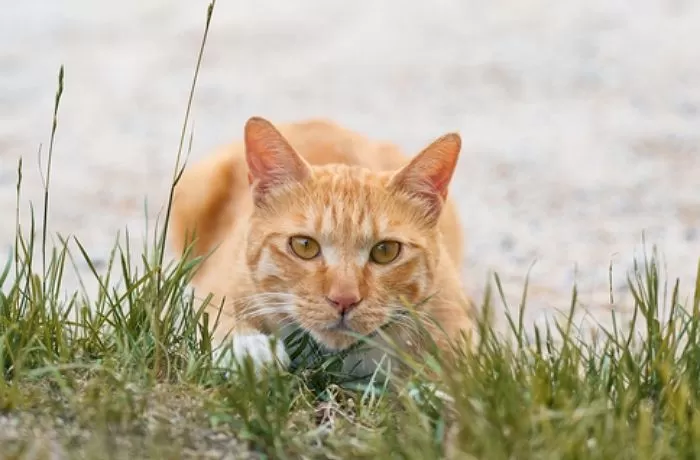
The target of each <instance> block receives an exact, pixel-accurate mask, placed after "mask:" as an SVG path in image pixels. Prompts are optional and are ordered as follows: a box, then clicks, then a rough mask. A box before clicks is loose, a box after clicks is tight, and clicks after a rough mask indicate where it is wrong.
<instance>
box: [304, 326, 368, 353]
mask: <svg viewBox="0 0 700 460" xmlns="http://www.w3.org/2000/svg"><path fill="white" fill-rule="evenodd" d="M309 332H311V335H312V336H313V337H314V339H316V341H317V342H318V343H319V344H321V345H323V346H324V347H325V348H327V349H328V350H330V351H342V350H345V349H347V348H349V347H351V346H352V345H354V344H355V343H357V341H358V338H357V336H355V335H350V334H351V333H350V334H349V333H348V332H349V329H348V330H347V332H346V330H324V331H309Z"/></svg>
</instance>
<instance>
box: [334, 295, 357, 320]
mask: <svg viewBox="0 0 700 460" xmlns="http://www.w3.org/2000/svg"><path fill="white" fill-rule="evenodd" d="M326 300H327V301H328V303H329V304H331V306H332V307H333V308H335V309H336V310H338V313H340V314H341V315H344V314H346V313H348V312H350V310H352V309H353V308H355V307H356V306H358V305H359V303H360V302H362V299H361V298H360V297H359V296H357V295H354V294H341V295H333V296H329V297H326Z"/></svg>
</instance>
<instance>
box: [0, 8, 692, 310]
mask: <svg viewBox="0 0 700 460" xmlns="http://www.w3.org/2000/svg"><path fill="white" fill-rule="evenodd" d="M207 4H208V3H207V2H206V1H203V0H198V1H194V0H189V1H173V0H168V1H165V0H149V1H136V0H124V1H121V2H104V1H95V0H91V1H88V0H82V1H79V0H63V1H51V0H43V1H39V0H25V1H23V2H12V1H9V0H0V11H2V14H0V249H2V251H7V253H8V254H9V252H10V250H11V244H12V240H13V235H14V214H15V198H16V195H15V188H16V181H17V174H16V171H17V161H18V159H19V158H20V157H22V158H23V161H24V179H23V181H24V183H23V192H22V193H23V195H22V202H23V203H25V204H26V203H27V202H28V201H29V200H33V202H34V203H35V206H36V207H40V205H39V203H40V199H41V180H40V177H39V166H38V155H37V151H38V149H39V146H40V144H43V147H42V151H43V153H44V155H45V154H46V152H47V144H48V140H49V135H50V128H51V117H52V110H53V104H54V94H55V91H56V82H57V74H58V69H59V67H60V65H61V64H63V65H64V66H65V89H64V93H63V100H62V102H61V107H60V111H59V123H58V132H57V137H56V146H55V150H54V163H53V177H52V184H51V189H52V192H51V204H50V230H51V232H60V233H61V234H62V235H75V236H76V237H77V238H79V239H80V241H81V242H82V243H83V244H84V246H85V247H86V249H87V250H88V252H89V253H90V255H91V256H92V257H93V258H94V259H95V261H96V262H97V263H98V264H99V263H100V262H102V263H104V261H106V259H107V257H108V252H109V250H110V248H111V247H112V245H113V243H114V241H115V238H116V235H117V232H118V231H123V230H124V229H125V228H126V227H128V228H129V231H130V232H131V234H132V245H133V246H134V247H140V244H141V243H140V241H141V240H140V238H142V237H143V234H144V229H145V222H146V219H145V218H144V216H145V215H146V214H147V215H148V217H149V221H150V223H151V226H152V225H153V223H154V221H155V218H156V216H157V215H158V213H159V212H160V211H161V206H162V204H163V202H164V198H165V197H166V194H167V191H168V187H169V183H170V180H171V177H172V171H173V166H174V162H175V155H176V152H177V146H178V141H179V135H180V129H181V125H182V120H183V116H184V112H185V107H186V103H187V97H188V92H189V87H190V83H191V80H192V76H193V71H194V66H195V62H196V57H197V52H198V48H199V45H200V41H201V37H202V33H203V30H204V24H205V17H206V8H207ZM698 25H700V3H699V2H695V1H692V0H687V1H684V0H665V1H662V0H638V1H636V2H630V1H626V0H559V1H554V0H550V1H544V0H492V1H490V2H483V1H472V0H434V1H431V2H425V1H423V2H419V1H407V0H384V1H370V0H355V1H354V2H327V1H322V0H304V1H301V0H297V1H294V2H289V1H283V0H276V1H272V0H257V1H255V2H252V1H249V2H242V1H241V2H236V1H221V2H219V3H218V4H217V5H216V8H215V10H214V15H213V19H212V23H211V30H210V34H209V40H208V43H207V45H206V49H205V53H204V59H203V63H202V69H201V73H200V76H199V82H198V86H197V90H196V95H195V101H194V106H193V111H192V118H191V120H192V122H193V129H194V142H193V147H192V155H191V161H194V160H196V159H199V158H201V157H203V156H204V155H206V154H207V153H208V152H209V151H210V150H211V149H212V148H214V147H216V146H218V145H220V144H224V143H228V142H230V141H232V140H234V139H236V138H239V137H240V136H241V134H242V127H243V123H244V122H245V120H246V119H247V118H248V117H250V116H251V115H261V116H264V117H267V118H269V119H270V120H272V121H273V122H283V121H291V120H297V119H301V118H305V117H319V116H320V117H330V118H332V119H334V120H336V121H338V122H340V123H342V124H345V125H347V126H348V127H350V128H353V129H356V130H359V131H361V132H363V133H366V134H368V135H370V136H373V137H378V138H382V139H386V140H392V141H395V142H396V143H398V144H399V145H401V146H402V147H404V148H405V149H406V151H407V152H408V153H410V154H413V153H416V152H417V151H418V150H419V149H420V148H421V147H423V146H424V145H425V144H427V143H428V142H430V141H431V140H432V139H433V138H434V137H437V136H439V135H441V134H443V133H445V132H447V131H452V130H458V131H459V132H460V133H461V134H462V136H463V139H464V144H463V145H464V147H463V153H462V157H461V159H460V163H459V170H458V173H457V174H456V177H455V180H454V183H453V186H452V188H451V193H452V195H453V196H454V197H455V198H456V200H457V201H458V203H459V206H460V211H461V219H462V221H463V223H464V225H465V227H466V232H467V238H468V241H467V244H468V251H469V252H468V255H467V257H468V259H467V269H466V271H465V279H466V280H467V282H468V284H469V285H470V287H471V288H472V289H473V291H474V292H475V295H476V296H477V298H478V297H479V296H481V295H482V293H483V289H484V285H485V283H486V281H487V279H488V277H489V273H490V272H491V271H497V272H498V274H499V275H500V277H501V279H502V281H503V283H504V288H505V290H506V295H507V297H508V300H509V302H511V303H512V305H517V302H518V301H519V298H520V294H521V290H522V289H523V284H524V281H525V277H526V275H527V273H528V270H529V269H530V267H532V270H531V274H530V295H529V301H528V310H527V319H526V320H527V322H533V321H534V322H540V321H544V318H546V317H547V316H548V315H551V314H553V313H554V312H556V311H557V309H564V310H565V309H567V308H568V307H569V303H570V298H571V290H572V287H573V284H574V282H575V281H576V282H577V283H578V288H579V299H580V302H581V306H582V307H583V310H582V312H584V311H587V312H588V314H589V316H588V319H589V321H592V322H595V321H600V322H604V323H605V322H607V321H608V320H609V312H610V311H611V310H612V309H616V310H618V311H622V312H624V311H625V309H627V308H628V307H629V306H630V305H629V297H628V296H626V295H625V285H626V276H627V274H628V272H629V270H630V269H631V267H632V263H633V260H634V257H635V255H636V256H639V255H641V253H642V236H643V234H644V235H645V238H646V242H647V245H648V246H649V248H650V247H651V245H653V244H656V245H658V248H659V250H660V253H661V255H662V256H663V258H664V261H665V262H666V264H667V267H668V275H669V276H671V277H680V278H681V283H682V284H681V287H682V292H683V293H685V294H689V293H690V292H691V291H690V288H691V282H692V281H693V278H694V275H695V271H696V269H697V264H698V256H699V255H700V191H699V190H700V187H699V185H700V153H699V152H698V148H699V146H700V46H698V43H700V27H698ZM146 203H147V211H144V209H145V204H146ZM23 209H25V212H24V216H25V218H26V216H27V213H26V208H23ZM533 264H534V265H533ZM611 264H612V290H613V294H614V301H613V302H612V304H611V302H610V292H609V281H610V272H609V267H610V266H611ZM79 270H80V271H81V273H82V274H83V275H84V276H86V277H87V280H88V285H89V275H88V274H87V273H88V272H87V265H86V264H80V263H79ZM66 287H67V288H72V287H73V286H70V284H69V285H67V286H66ZM497 304H498V305H500V302H497Z"/></svg>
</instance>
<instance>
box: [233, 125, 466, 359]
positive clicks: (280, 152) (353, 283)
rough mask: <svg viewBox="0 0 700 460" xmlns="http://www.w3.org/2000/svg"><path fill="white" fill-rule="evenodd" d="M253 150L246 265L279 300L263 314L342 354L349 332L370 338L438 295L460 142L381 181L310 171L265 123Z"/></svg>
mask: <svg viewBox="0 0 700 460" xmlns="http://www.w3.org/2000/svg"><path fill="white" fill-rule="evenodd" d="M245 145H246V159H247V163H248V167H249V179H250V183H251V192H252V196H253V202H254V211H253V216H252V219H251V226H250V232H249V235H248V248H247V263H248V265H249V268H250V270H251V273H252V277H253V280H254V282H255V283H256V285H257V288H258V291H259V292H261V293H270V295H267V294H265V295H263V296H262V297H261V298H263V299H269V305H265V302H262V303H261V304H260V307H261V308H263V309H264V311H267V312H270V313H273V312H274V313H279V314H281V315H282V316H283V317H286V318H288V319H289V320H290V321H292V322H293V323H294V324H296V325H298V326H301V327H302V328H304V329H305V330H306V331H308V332H310V333H311V335H313V336H314V337H315V338H316V339H317V340H318V341H319V342H320V343H322V344H324V345H325V346H327V347H328V348H330V349H343V348H346V347H348V346H350V345H351V344H352V343H354V342H355V341H356V337H353V336H352V335H349V334H347V332H348V331H353V332H354V333H355V334H360V335H369V334H371V333H373V332H375V331H376V330H377V329H378V328H380V327H382V326H384V325H386V324H388V323H390V322H392V321H398V320H400V319H401V318H402V313H405V305H406V302H409V303H418V302H420V301H422V300H424V299H425V298H426V297H428V296H430V295H432V294H433V293H434V292H433V291H432V289H433V284H434V283H433V280H434V277H435V274H436V273H435V270H436V265H437V263H438V257H439V252H440V251H439V246H438V245H439V241H438V238H439V232H438V229H437V223H438V219H439V217H440V215H441V211H442V208H443V205H444V202H445V199H446V196H447V187H448V185H449V183H450V180H451V178H452V174H453V172H454V168H455V165H456V163H457V158H458V156H459V151H460V145H461V140H460V137H459V135H458V134H447V135H445V136H443V137H440V138H439V139H437V140H436V141H434V142H433V143H432V144H430V145H429V146H428V147H426V148H425V149H424V150H423V151H422V152H421V153H419V154H418V155H417V156H416V157H415V158H413V160H412V161H410V162H407V164H406V166H404V167H403V168H401V169H399V170H397V171H387V172H381V173H378V172H372V171H370V170H368V169H364V168H360V167H353V166H347V165H339V164H333V165H325V166H311V165H309V164H308V163H307V162H306V161H305V160H304V159H303V158H302V157H301V156H299V155H298V154H297V152H295V150H294V149H293V148H292V147H291V146H290V144H289V143H288V142H287V141H286V140H285V139H284V137H283V136H282V135H281V134H280V133H279V131H277V130H276V129H275V128H274V127H273V125H272V124H270V123H269V122H268V121H266V120H264V119H261V118H251V119H250V120H249V121H248V123H247V124H246V127H245ZM275 316H276V315H275ZM403 319H404V320H405V316H403Z"/></svg>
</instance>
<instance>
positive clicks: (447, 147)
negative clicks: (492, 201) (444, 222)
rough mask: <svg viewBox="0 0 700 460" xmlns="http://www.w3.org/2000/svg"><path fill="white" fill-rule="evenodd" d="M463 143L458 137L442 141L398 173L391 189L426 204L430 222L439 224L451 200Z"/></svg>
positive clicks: (447, 135) (446, 136) (452, 134)
mask: <svg viewBox="0 0 700 460" xmlns="http://www.w3.org/2000/svg"><path fill="white" fill-rule="evenodd" d="M461 148H462V139H461V137H460V136H459V134H457V133H449V134H445V135H444V136H441V137H439V138H438V139H436V140H435V141H433V143H431V144H430V145H429V146H427V147H426V148H425V149H423V151H422V152H420V153H419V154H418V155H416V157H414V158H413V159H412V160H411V161H410V162H409V163H408V164H407V165H406V166H404V167H403V168H401V169H400V170H399V171H397V172H396V173H395V174H394V176H393V177H392V178H391V180H390V182H389V187H392V188H395V189H399V190H401V191H403V192H406V193H408V194H410V195H412V196H415V197H416V198H419V199H420V200H421V201H423V203H424V204H425V206H426V207H425V208H424V209H425V212H426V218H428V219H429V221H431V223H436V222H437V219H438V217H440V213H441V211H442V206H443V204H444V202H445V200H446V199H447V189H448V186H449V185H450V181H451V180H452V175H453V174H454V170H455V167H456V166H457V159H458V158H459V152H460V150H461Z"/></svg>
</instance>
